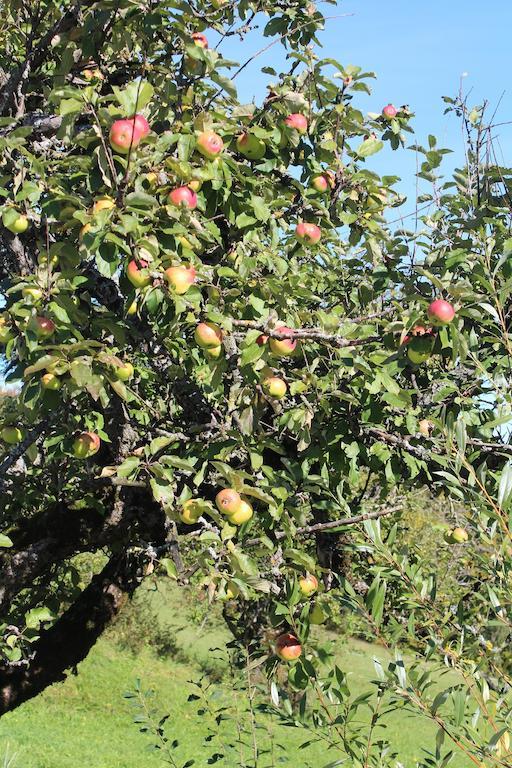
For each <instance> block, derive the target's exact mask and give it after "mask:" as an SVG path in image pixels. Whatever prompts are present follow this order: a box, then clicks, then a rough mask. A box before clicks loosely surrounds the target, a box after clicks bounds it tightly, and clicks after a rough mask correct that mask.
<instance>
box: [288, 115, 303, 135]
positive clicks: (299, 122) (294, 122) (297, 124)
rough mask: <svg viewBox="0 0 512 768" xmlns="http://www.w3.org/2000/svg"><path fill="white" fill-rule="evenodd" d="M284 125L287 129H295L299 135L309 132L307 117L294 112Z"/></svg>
mask: <svg viewBox="0 0 512 768" xmlns="http://www.w3.org/2000/svg"><path fill="white" fill-rule="evenodd" d="M284 124H285V125H286V127H287V128H294V129H295V130H296V131H298V133H300V134H304V133H307V130H308V119H307V117H306V116H305V115H301V114H300V113H299V112H294V113H293V114H291V115H288V117H286V118H285V121H284Z"/></svg>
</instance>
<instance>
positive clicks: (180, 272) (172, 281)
mask: <svg viewBox="0 0 512 768" xmlns="http://www.w3.org/2000/svg"><path fill="white" fill-rule="evenodd" d="M164 274H165V277H166V278H167V282H168V283H169V285H170V286H171V288H172V289H173V290H174V292H175V293H177V294H178V295H179V296H181V295H182V294H184V293H186V292H187V291H188V289H189V288H190V286H191V285H193V284H194V283H195V280H196V270H195V268H194V267H185V266H184V265H183V264H181V265H179V266H176V267H169V268H168V269H166V270H165V273H164Z"/></svg>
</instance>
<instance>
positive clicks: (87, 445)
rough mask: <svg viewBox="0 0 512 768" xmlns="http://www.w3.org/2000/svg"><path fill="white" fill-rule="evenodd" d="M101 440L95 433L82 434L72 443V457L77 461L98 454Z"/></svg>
mask: <svg viewBox="0 0 512 768" xmlns="http://www.w3.org/2000/svg"><path fill="white" fill-rule="evenodd" d="M100 445H101V440H100V438H99V437H98V435H97V434H96V433H95V432H82V433H81V434H79V435H78V437H76V438H75V439H74V441H73V448H72V451H73V455H74V456H76V458H77V459H88V458H89V457H90V456H94V454H95V453H98V451H99V449H100Z"/></svg>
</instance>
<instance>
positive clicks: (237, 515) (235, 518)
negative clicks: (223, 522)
mask: <svg viewBox="0 0 512 768" xmlns="http://www.w3.org/2000/svg"><path fill="white" fill-rule="evenodd" d="M253 514H254V510H253V508H252V507H251V505H250V504H249V502H248V501H245V499H240V504H239V505H238V509H237V510H236V512H232V513H231V514H229V515H228V520H229V522H230V523H232V524H233V525H243V524H244V523H247V522H248V521H249V520H250V519H251V517H252V516H253Z"/></svg>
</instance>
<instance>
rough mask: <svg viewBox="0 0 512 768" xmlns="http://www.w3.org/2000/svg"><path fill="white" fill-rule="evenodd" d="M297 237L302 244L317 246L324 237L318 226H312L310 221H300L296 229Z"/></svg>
mask: <svg viewBox="0 0 512 768" xmlns="http://www.w3.org/2000/svg"><path fill="white" fill-rule="evenodd" d="M295 236H296V238H297V240H298V241H299V242H300V243H303V244H305V245H317V243H319V242H320V239H321V237H322V231H321V229H320V227H318V226H317V225H316V224H311V223H310V222H308V221H299V223H298V224H297V227H296V229H295Z"/></svg>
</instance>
